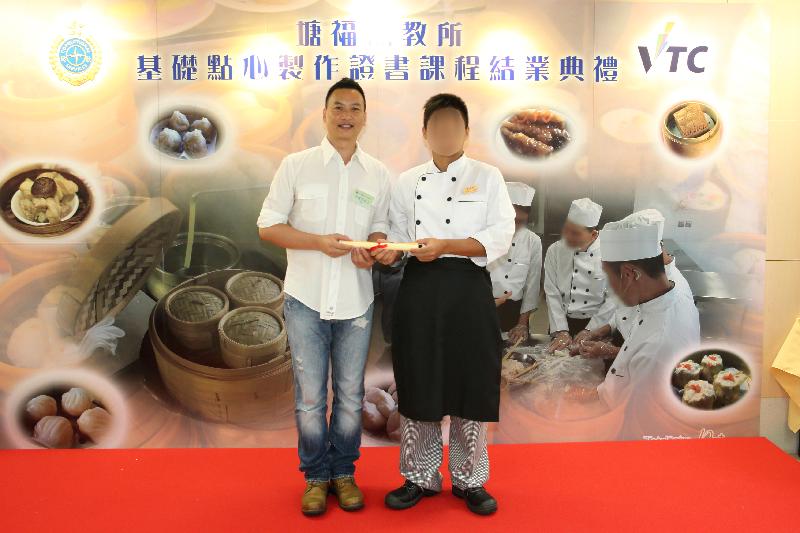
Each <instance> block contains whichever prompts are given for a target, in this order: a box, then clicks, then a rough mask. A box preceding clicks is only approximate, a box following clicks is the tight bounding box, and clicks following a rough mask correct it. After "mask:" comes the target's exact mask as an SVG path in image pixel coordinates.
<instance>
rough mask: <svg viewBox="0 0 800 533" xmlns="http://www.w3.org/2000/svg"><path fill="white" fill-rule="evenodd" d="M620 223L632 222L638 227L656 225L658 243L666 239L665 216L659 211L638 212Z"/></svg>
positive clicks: (643, 210)
mask: <svg viewBox="0 0 800 533" xmlns="http://www.w3.org/2000/svg"><path fill="white" fill-rule="evenodd" d="M620 222H632V223H636V224H637V225H645V226H646V225H648V224H655V225H657V226H658V241H659V242H661V240H662V239H663V238H664V215H662V214H661V212H660V211H659V210H658V209H642V210H641V211H636V212H635V213H632V214H630V215H628V216H626V217H625V218H623V219H622V220H621V221H620Z"/></svg>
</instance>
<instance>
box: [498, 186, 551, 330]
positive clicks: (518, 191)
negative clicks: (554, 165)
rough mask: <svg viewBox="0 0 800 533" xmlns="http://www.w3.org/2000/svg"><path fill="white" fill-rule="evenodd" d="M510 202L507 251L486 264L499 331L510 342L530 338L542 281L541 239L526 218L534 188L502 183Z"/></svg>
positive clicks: (534, 191) (528, 213)
mask: <svg viewBox="0 0 800 533" xmlns="http://www.w3.org/2000/svg"><path fill="white" fill-rule="evenodd" d="M506 187H507V188H508V196H509V197H510V198H511V203H512V204H514V211H516V217H515V218H514V223H515V226H516V231H515V232H514V238H513V239H512V240H511V248H509V249H508V253H507V254H505V255H504V256H502V257H500V258H499V259H498V260H497V261H493V262H492V263H490V264H489V265H488V266H487V267H486V269H487V270H488V271H489V273H490V274H491V275H492V292H493V293H494V302H495V305H496V306H497V314H498V316H499V318H500V330H501V331H504V332H505V331H507V332H508V340H509V342H511V343H517V342H523V341H526V340H528V338H529V337H530V330H529V328H530V325H529V324H530V316H531V313H532V312H534V311H536V308H537V307H538V306H539V286H540V283H541V280H542V239H541V238H539V236H538V235H536V234H535V233H534V232H532V231H531V230H530V229H528V217H529V216H530V211H531V204H532V203H533V197H534V195H535V194H536V189H534V188H533V187H531V186H530V185H527V184H525V183H520V182H508V183H506Z"/></svg>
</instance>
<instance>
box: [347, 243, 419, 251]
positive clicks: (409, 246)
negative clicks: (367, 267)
mask: <svg viewBox="0 0 800 533" xmlns="http://www.w3.org/2000/svg"><path fill="white" fill-rule="evenodd" d="M339 242H340V243H342V244H344V245H345V246H350V247H352V248H364V249H366V250H372V249H373V248H376V249H378V248H383V249H385V250H397V251H398V252H409V251H411V250H418V249H419V248H422V245H421V244H420V243H418V242H381V243H378V242H372V241H339Z"/></svg>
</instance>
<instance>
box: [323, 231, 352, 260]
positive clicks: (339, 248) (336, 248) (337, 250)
mask: <svg viewBox="0 0 800 533" xmlns="http://www.w3.org/2000/svg"><path fill="white" fill-rule="evenodd" d="M349 240H352V239H350V237H348V236H347V235H342V234H341V233H331V234H330V235H319V236H318V237H317V250H319V251H320V252H322V253H323V254H325V255H327V256H330V257H342V256H343V255H345V254H348V253H350V250H352V248H350V247H349V246H345V245H344V244H342V243H340V242H339V241H349Z"/></svg>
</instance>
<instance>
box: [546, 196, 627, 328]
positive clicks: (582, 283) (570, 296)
mask: <svg viewBox="0 0 800 533" xmlns="http://www.w3.org/2000/svg"><path fill="white" fill-rule="evenodd" d="M602 211H603V208H602V207H601V206H600V205H598V204H596V203H594V202H593V201H591V200H590V199H588V198H581V199H578V200H575V201H573V202H572V205H571V206H570V209H569V213H568V214H567V220H569V221H571V222H573V223H575V224H578V225H580V226H584V227H587V228H593V227H595V226H597V224H598V223H599V222H600V214H601V213H602ZM601 260H602V257H601V246H600V240H599V239H595V241H594V242H593V243H592V244H591V245H589V247H588V248H587V249H586V250H585V251H583V250H577V249H575V248H570V247H569V246H567V245H566V243H565V242H564V240H563V239H561V240H558V241H556V242H554V243H553V244H551V245H550V247H549V248H548V249H547V253H546V254H545V259H544V292H545V295H546V300H547V312H548V317H549V319H550V333H555V332H556V331H568V330H569V325H568V322H567V317H569V318H573V319H590V320H589V324H588V325H587V326H586V329H589V330H592V329H596V328H598V327H600V326H604V325H605V324H608V323H610V322H611V320H612V318H613V314H614V301H613V298H611V297H610V293H609V289H608V285H607V282H606V277H605V274H604V273H603V269H602V266H601Z"/></svg>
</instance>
